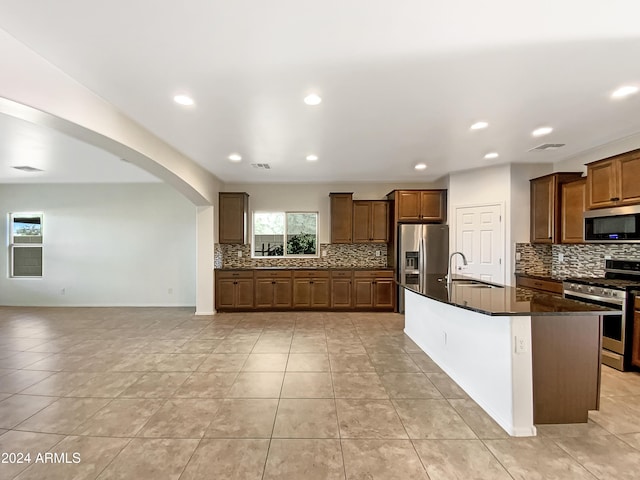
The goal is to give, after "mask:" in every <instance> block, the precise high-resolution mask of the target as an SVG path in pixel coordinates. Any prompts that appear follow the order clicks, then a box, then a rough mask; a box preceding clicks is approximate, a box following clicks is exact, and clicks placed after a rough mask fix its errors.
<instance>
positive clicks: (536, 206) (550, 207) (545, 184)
mask: <svg viewBox="0 0 640 480" xmlns="http://www.w3.org/2000/svg"><path fill="white" fill-rule="evenodd" d="M555 182H556V179H555V177H552V176H548V177H543V178H539V179H535V180H532V181H531V243H553V235H554V231H553V230H554V228H553V226H554V225H553V220H554V210H555V191H556V189H555V185H556V183H555Z"/></svg>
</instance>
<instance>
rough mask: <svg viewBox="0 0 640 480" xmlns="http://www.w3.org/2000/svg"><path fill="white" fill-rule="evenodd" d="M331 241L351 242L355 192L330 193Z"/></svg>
mask: <svg viewBox="0 0 640 480" xmlns="http://www.w3.org/2000/svg"><path fill="white" fill-rule="evenodd" d="M329 199H330V202H331V208H330V210H331V243H351V242H352V234H353V193H330V194H329Z"/></svg>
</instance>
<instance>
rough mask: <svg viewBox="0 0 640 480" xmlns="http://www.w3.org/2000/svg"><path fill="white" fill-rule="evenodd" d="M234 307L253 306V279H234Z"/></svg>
mask: <svg viewBox="0 0 640 480" xmlns="http://www.w3.org/2000/svg"><path fill="white" fill-rule="evenodd" d="M236 307H238V308H253V279H238V280H236Z"/></svg>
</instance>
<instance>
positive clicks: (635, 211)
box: [584, 205, 640, 243]
mask: <svg viewBox="0 0 640 480" xmlns="http://www.w3.org/2000/svg"><path fill="white" fill-rule="evenodd" d="M584 240H585V242H592V243H640V205H632V206H629V207H614V208H601V209H598V210H590V211H588V212H584Z"/></svg>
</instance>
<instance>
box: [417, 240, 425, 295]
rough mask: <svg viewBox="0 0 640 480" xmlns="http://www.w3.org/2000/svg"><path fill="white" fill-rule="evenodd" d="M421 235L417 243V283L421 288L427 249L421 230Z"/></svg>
mask: <svg viewBox="0 0 640 480" xmlns="http://www.w3.org/2000/svg"><path fill="white" fill-rule="evenodd" d="M422 233H423V235H421V236H420V241H419V243H418V282H419V283H420V286H421V287H422V285H423V283H424V273H425V263H426V258H425V256H426V254H427V248H426V245H425V244H426V240H425V238H424V230H423V232H422Z"/></svg>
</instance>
